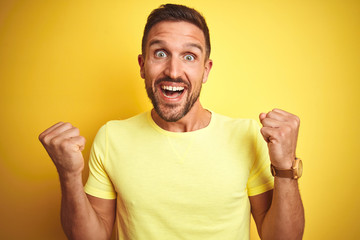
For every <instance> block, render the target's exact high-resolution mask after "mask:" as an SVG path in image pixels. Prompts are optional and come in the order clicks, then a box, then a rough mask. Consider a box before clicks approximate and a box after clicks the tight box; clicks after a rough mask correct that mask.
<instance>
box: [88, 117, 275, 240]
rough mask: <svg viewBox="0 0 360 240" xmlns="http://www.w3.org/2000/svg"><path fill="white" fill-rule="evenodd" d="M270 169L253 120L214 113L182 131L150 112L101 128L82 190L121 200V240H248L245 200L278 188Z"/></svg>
mask: <svg viewBox="0 0 360 240" xmlns="http://www.w3.org/2000/svg"><path fill="white" fill-rule="evenodd" d="M269 164H270V161H269V157H268V150H267V147H266V143H265V141H264V140H263V138H262V136H261V134H260V132H259V126H258V124H257V123H256V121H255V120H249V119H232V118H229V117H225V116H221V115H219V114H216V113H212V117H211V121H210V124H209V125H208V126H207V127H205V128H203V129H200V130H197V131H193V132H185V133H177V132H169V131H166V130H163V129H162V128H160V127H159V126H158V125H156V123H155V122H154V121H153V120H152V118H151V114H150V112H146V113H142V114H140V115H137V116H135V117H132V118H130V119H127V120H114V121H110V122H108V123H107V124H105V125H104V126H103V127H102V128H101V129H100V130H99V132H98V134H97V135H96V138H95V140H94V143H93V146H92V149H91V153H90V160H89V167H90V174H89V179H88V181H87V183H86V186H85V191H86V192H87V193H88V194H90V195H93V196H96V197H99V198H104V199H115V198H117V213H116V216H117V218H116V219H117V220H116V227H117V231H118V238H119V239H132V240H143V239H146V240H161V239H164V240H172V239H191V240H193V239H195V240H197V239H199V240H200V239H206V240H211V239H214V240H219V239H226V240H232V239H234V240H235V239H236V240H239V239H249V228H250V227H249V226H250V203H249V198H248V196H253V195H257V194H260V193H263V192H266V191H268V190H270V189H272V188H273V177H272V176H271V174H270V170H269Z"/></svg>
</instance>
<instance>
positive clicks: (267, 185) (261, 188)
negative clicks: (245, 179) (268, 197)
mask: <svg viewBox="0 0 360 240" xmlns="http://www.w3.org/2000/svg"><path fill="white" fill-rule="evenodd" d="M273 188H274V181H270V182H268V183H265V184H263V185H261V186H258V187H255V188H251V189H248V195H249V196H250V197H251V196H255V195H259V194H261V193H264V192H267V191H269V190H271V189H273Z"/></svg>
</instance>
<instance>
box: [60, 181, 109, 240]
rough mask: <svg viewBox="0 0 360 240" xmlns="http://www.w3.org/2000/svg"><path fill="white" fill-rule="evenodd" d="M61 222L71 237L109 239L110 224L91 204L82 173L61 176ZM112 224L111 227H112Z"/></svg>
mask: <svg viewBox="0 0 360 240" xmlns="http://www.w3.org/2000/svg"><path fill="white" fill-rule="evenodd" d="M60 183H61V191H62V199H61V223H62V226H63V229H64V232H65V234H66V235H67V237H68V238H69V239H76V240H78V239H109V238H110V236H111V231H109V230H107V229H109V226H105V225H106V223H105V221H103V220H102V219H101V217H100V216H98V215H97V214H96V212H95V210H94V209H93V207H92V205H91V204H90V202H89V200H88V198H87V196H86V194H85V192H84V190H83V184H82V178H81V174H80V175H77V176H66V177H65V176H60ZM111 228H112V226H111V227H110V229H111Z"/></svg>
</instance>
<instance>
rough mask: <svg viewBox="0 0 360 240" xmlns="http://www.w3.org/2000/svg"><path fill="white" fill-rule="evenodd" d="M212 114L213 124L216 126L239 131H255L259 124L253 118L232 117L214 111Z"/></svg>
mask: <svg viewBox="0 0 360 240" xmlns="http://www.w3.org/2000/svg"><path fill="white" fill-rule="evenodd" d="M212 114H213V117H214V124H215V125H217V127H221V128H225V129H230V130H231V129H232V130H241V131H257V130H258V129H259V128H260V125H259V124H258V123H257V121H256V120H255V119H251V118H233V117H229V116H224V115H221V114H218V113H214V112H212Z"/></svg>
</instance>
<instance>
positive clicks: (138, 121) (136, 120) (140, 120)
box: [100, 112, 148, 131]
mask: <svg viewBox="0 0 360 240" xmlns="http://www.w3.org/2000/svg"><path fill="white" fill-rule="evenodd" d="M147 115H148V112H143V113H140V114H138V115H135V116H133V117H130V118H127V119H121V120H110V121H108V122H107V123H106V124H105V125H103V126H102V127H101V128H100V130H101V129H106V130H107V131H116V130H126V129H132V128H138V127H139V126H141V125H144V124H146V123H147Z"/></svg>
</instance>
